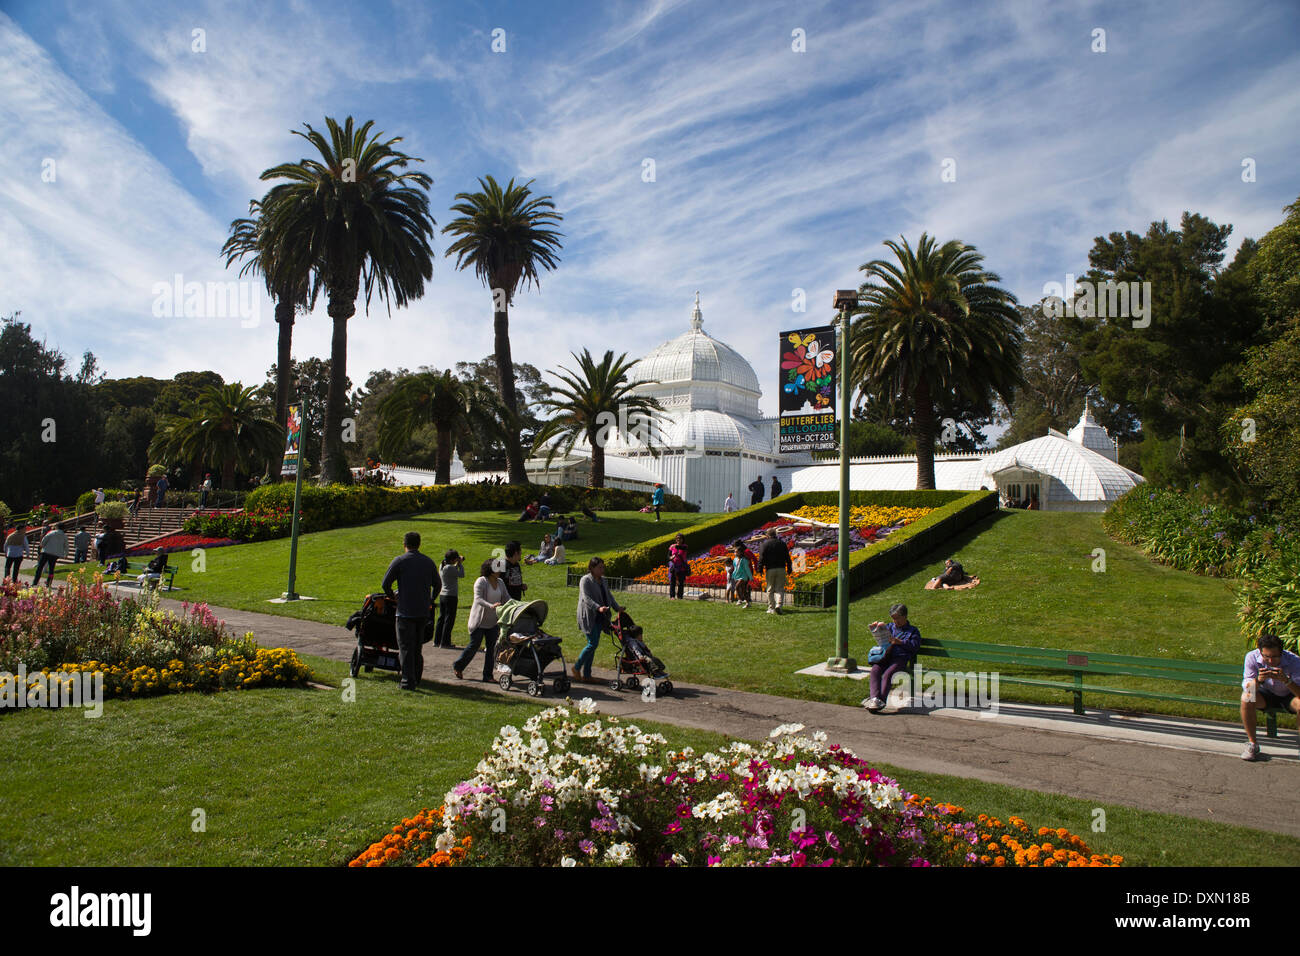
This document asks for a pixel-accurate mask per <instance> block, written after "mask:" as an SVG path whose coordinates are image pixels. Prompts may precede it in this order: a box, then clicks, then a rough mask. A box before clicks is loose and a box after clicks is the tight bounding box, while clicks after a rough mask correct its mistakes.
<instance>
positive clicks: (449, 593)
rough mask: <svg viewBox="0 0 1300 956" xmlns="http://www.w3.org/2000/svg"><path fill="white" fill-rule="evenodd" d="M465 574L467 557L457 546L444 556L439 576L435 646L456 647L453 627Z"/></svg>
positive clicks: (434, 633) (434, 630)
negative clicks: (453, 641)
mask: <svg viewBox="0 0 1300 956" xmlns="http://www.w3.org/2000/svg"><path fill="white" fill-rule="evenodd" d="M464 576H465V559H464V558H462V557H461V556H460V555H459V554H458V553H457V552H456V549H455V548H449V549H448V550H447V553H446V554H444V555H443V556H442V565H441V566H440V567H439V568H438V577H440V578H441V579H442V588H441V590H439V591H438V623H437V625H435V627H434V629H433V646H434V647H454V646H455V645H454V644H452V643H451V629H452V628H453V627H455V626H456V605H457V604H458V603H459V602H460V579H461V578H463V577H464Z"/></svg>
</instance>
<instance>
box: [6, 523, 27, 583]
mask: <svg viewBox="0 0 1300 956" xmlns="http://www.w3.org/2000/svg"><path fill="white" fill-rule="evenodd" d="M26 550H27V526H26V525H24V524H19V525H18V527H16V528H14V531H13V534H11V535H9V537H7V538H5V573H4V577H6V578H8V577H12V578H13V580H15V581H17V580H18V569H19V568H20V567H22V564H23V552H25V551H26ZM0 580H3V578H0Z"/></svg>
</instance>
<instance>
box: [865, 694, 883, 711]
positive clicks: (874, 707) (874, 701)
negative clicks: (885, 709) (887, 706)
mask: <svg viewBox="0 0 1300 956" xmlns="http://www.w3.org/2000/svg"><path fill="white" fill-rule="evenodd" d="M862 706H863V707H865V708H867V710H869V711H871V712H872V713H875V712H876V711H878V710H880V708H881V707H882V706H884V705H883V704H882V703H881V701H880V698H879V697H868V698H867V699H866V700H864V701H863V702H862Z"/></svg>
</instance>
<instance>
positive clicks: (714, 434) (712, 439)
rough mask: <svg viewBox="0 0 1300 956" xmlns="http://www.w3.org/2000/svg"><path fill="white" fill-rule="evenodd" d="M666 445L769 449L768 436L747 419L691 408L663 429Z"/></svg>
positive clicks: (770, 439)
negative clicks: (691, 409)
mask: <svg viewBox="0 0 1300 956" xmlns="http://www.w3.org/2000/svg"><path fill="white" fill-rule="evenodd" d="M664 441H665V442H666V443H667V444H668V446H669V447H670V448H701V449H702V448H728V449H730V448H736V449H740V448H743V449H745V450H747V451H763V452H768V453H770V452H771V451H772V436H771V435H765V434H764V433H763V432H761V431H759V429H757V428H754V427H753V426H752V425H750V424H749V423H747V422H744V421H741V420H740V419H738V418H735V417H733V416H731V415H725V414H723V413H722V412H712V411H705V410H702V409H695V410H693V411H689V412H687V413H686V414H685V415H683V416H681V417H680V418H678V419H676V420H674V421H672V423H671V424H669V425H668V426H667V427H666V428H665V429H664Z"/></svg>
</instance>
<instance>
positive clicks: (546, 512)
mask: <svg viewBox="0 0 1300 956" xmlns="http://www.w3.org/2000/svg"><path fill="white" fill-rule="evenodd" d="M550 516H551V493H550V492H549V491H544V492H542V496H541V497H540V498H538V499H537V520H538V521H545V520H546V519H547V518H549V517H550Z"/></svg>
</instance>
